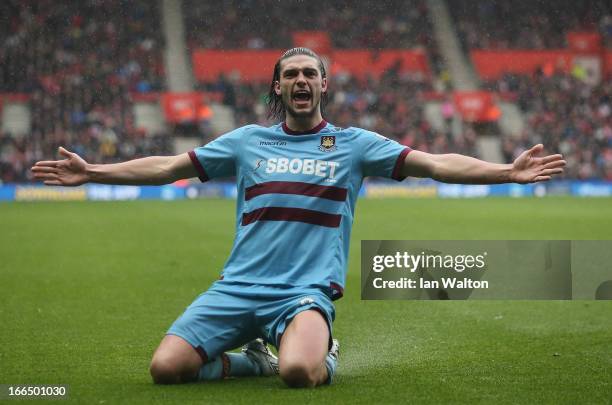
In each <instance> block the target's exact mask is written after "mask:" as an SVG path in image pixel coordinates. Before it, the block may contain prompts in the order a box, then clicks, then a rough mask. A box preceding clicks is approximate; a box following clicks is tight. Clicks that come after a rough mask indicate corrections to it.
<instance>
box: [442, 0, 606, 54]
mask: <svg viewBox="0 0 612 405" xmlns="http://www.w3.org/2000/svg"><path fill="white" fill-rule="evenodd" d="M447 3H448V5H449V8H450V10H451V13H452V14H453V17H454V21H455V27H456V29H457V32H458V35H459V39H460V41H461V43H462V45H463V46H464V48H465V49H560V48H565V47H566V38H565V34H566V33H567V32H568V31H584V30H586V31H599V32H600V33H601V36H602V40H603V42H604V44H605V46H607V47H612V5H611V4H612V3H610V2H609V1H606V0H585V1H574V0H556V1H542V0H538V1H532V0H515V1H495V0H479V1H465V0H447Z"/></svg>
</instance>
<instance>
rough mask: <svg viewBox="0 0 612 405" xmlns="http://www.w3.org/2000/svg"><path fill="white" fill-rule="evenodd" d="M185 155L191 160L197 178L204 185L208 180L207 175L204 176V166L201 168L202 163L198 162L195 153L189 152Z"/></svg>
mask: <svg viewBox="0 0 612 405" xmlns="http://www.w3.org/2000/svg"><path fill="white" fill-rule="evenodd" d="M187 154H188V155H189V159H191V163H192V164H193V167H195V169H196V171H197V172H198V178H199V179H200V181H201V182H202V183H204V182H207V181H208V180H210V179H209V177H208V175H207V174H206V170H204V166H202V163H200V161H199V160H198V157H197V156H196V154H195V151H193V150H190V151H189V152H188V153H187Z"/></svg>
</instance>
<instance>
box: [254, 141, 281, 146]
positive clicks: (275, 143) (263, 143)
mask: <svg viewBox="0 0 612 405" xmlns="http://www.w3.org/2000/svg"><path fill="white" fill-rule="evenodd" d="M259 146H287V142H286V141H276V140H275V141H259Z"/></svg>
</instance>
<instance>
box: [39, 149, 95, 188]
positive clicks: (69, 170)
mask: <svg viewBox="0 0 612 405" xmlns="http://www.w3.org/2000/svg"><path fill="white" fill-rule="evenodd" d="M58 151H59V153H60V155H62V156H64V157H65V158H66V159H64V160H45V161H42V162H36V164H35V165H34V166H33V167H32V173H33V174H34V178H35V179H36V180H39V181H43V182H44V183H45V184H46V185H48V186H80V185H81V184H83V183H87V182H88V181H89V178H88V175H87V162H86V161H85V160H83V158H81V157H80V156H79V155H77V154H76V153H72V152H68V151H67V150H66V149H64V148H62V147H61V146H60V147H59V149H58Z"/></svg>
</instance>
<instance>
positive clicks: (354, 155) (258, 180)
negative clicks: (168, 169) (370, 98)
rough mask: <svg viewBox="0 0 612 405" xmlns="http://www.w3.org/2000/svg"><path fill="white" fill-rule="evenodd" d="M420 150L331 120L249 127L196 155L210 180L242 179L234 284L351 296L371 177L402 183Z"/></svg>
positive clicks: (230, 265)
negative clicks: (361, 197)
mask: <svg viewBox="0 0 612 405" xmlns="http://www.w3.org/2000/svg"><path fill="white" fill-rule="evenodd" d="M409 151H410V149H409V148H407V147H405V146H403V145H400V144H398V143H397V142H395V141H392V140H389V139H388V138H385V137H383V136H380V135H378V134H376V133H373V132H370V131H366V130H364V129H360V128H338V127H335V126H333V125H331V124H329V123H327V122H325V121H323V122H322V123H321V124H320V125H318V126H317V127H316V128H313V129H312V130H310V131H307V132H300V133H297V132H294V131H291V130H290V129H289V128H287V126H286V125H284V123H283V124H278V125H275V126H272V127H269V128H265V127H261V126H258V125H248V126H245V127H242V128H238V129H236V130H234V131H232V132H229V133H227V134H225V135H223V136H221V137H219V138H217V139H215V140H214V141H212V142H210V143H209V144H207V145H205V146H202V147H199V148H196V149H195V150H193V151H191V152H189V156H190V158H191V160H192V162H193V164H194V166H195V167H196V169H197V171H198V173H199V177H200V180H202V181H207V180H209V179H213V178H218V177H229V176H236V181H237V186H238V199H237V209H236V215H237V218H236V238H235V240H234V245H233V248H232V252H231V254H230V257H229V259H228V260H227V262H226V264H225V267H224V269H223V278H224V280H228V281H235V282H240V283H248V284H253V285H261V286H266V285H269V286H275V287H283V286H287V287H304V288H312V287H314V288H318V289H321V290H323V291H325V292H326V293H327V294H328V295H330V296H332V297H333V298H338V297H340V296H341V295H342V290H343V287H344V283H345V278H346V262H347V258H348V249H349V237H350V232H351V226H352V223H353V214H354V212H355V202H356V200H357V195H358V193H359V189H360V188H361V183H362V181H363V178H364V177H366V176H380V177H390V178H394V179H396V180H402V179H403V177H401V173H400V168H401V164H402V162H403V160H404V157H405V156H406V155H407V154H408V153H409Z"/></svg>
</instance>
